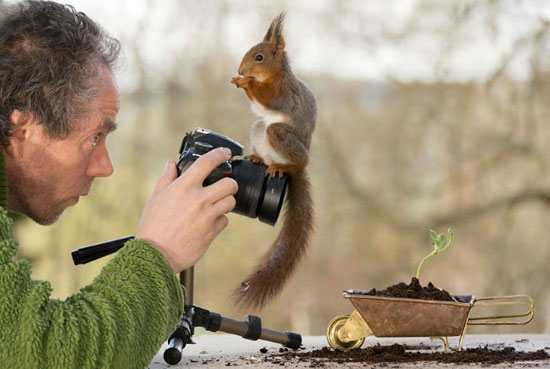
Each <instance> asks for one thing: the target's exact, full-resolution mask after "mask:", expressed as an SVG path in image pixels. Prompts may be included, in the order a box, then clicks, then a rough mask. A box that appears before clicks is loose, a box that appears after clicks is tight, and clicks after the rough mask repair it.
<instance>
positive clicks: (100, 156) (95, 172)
mask: <svg viewBox="0 0 550 369" xmlns="http://www.w3.org/2000/svg"><path fill="white" fill-rule="evenodd" d="M114 170H115V168H114V167H113V163H112V162H111V158H110V157H109V151H107V147H105V146H103V145H102V146H98V147H96V149H95V150H94V152H93V154H92V157H91V158H90V163H89V165H88V172H87V174H88V176H89V177H109V176H110V175H111V174H113V172H114Z"/></svg>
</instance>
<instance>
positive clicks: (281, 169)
mask: <svg viewBox="0 0 550 369" xmlns="http://www.w3.org/2000/svg"><path fill="white" fill-rule="evenodd" d="M302 169H304V168H303V167H300V166H297V165H291V164H278V163H273V164H271V165H270V166H269V167H267V169H266V170H265V175H266V176H267V177H269V178H273V177H275V176H277V175H278V176H279V178H282V177H283V175H284V174H285V173H288V174H295V173H298V172H300V171H302Z"/></svg>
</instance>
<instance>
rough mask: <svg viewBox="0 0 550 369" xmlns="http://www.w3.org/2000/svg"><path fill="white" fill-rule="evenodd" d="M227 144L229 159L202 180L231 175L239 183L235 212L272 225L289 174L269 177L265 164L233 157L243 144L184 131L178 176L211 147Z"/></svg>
mask: <svg viewBox="0 0 550 369" xmlns="http://www.w3.org/2000/svg"><path fill="white" fill-rule="evenodd" d="M218 147H227V148H228V149H230V150H231V159H230V160H228V161H227V162H225V163H222V164H221V165H220V166H218V167H217V168H215V169H214V170H213V171H212V172H211V173H210V174H209V175H208V177H206V179H205V180H204V182H203V185H204V186H208V185H210V184H212V183H215V182H217V181H219V180H220V179H222V178H225V177H231V178H233V179H234V180H235V181H237V184H238V185H239V190H238V191H237V193H236V194H235V199H236V203H237V204H236V206H235V208H234V209H233V212H234V213H237V214H241V215H246V216H247V217H250V218H256V217H257V218H258V219H259V220H260V221H262V222H264V223H267V224H271V225H274V224H275V223H276V222H277V218H278V217H279V213H280V211H281V207H282V205H283V200H284V196H285V192H286V186H287V184H288V180H289V178H288V176H287V175H286V174H285V175H284V176H283V177H282V178H279V177H277V176H275V177H273V178H269V177H267V176H266V174H265V170H266V169H267V167H266V166H265V165H263V164H257V163H253V162H251V161H249V160H247V159H244V158H243V159H235V157H239V156H242V155H243V146H242V145H241V144H240V143H238V142H236V141H234V140H232V139H230V138H228V137H226V136H223V135H221V134H219V133H216V132H212V131H210V130H207V129H203V128H197V129H196V130H195V131H194V132H192V133H187V134H186V135H185V137H184V138H183V140H182V143H181V147H180V151H179V157H178V162H177V167H178V175H181V174H182V173H183V172H185V171H186V170H187V168H189V167H190V166H191V165H192V164H193V162H195V160H197V159H198V158H200V157H201V156H202V155H204V154H206V153H207V152H209V151H210V150H213V149H216V148H218Z"/></svg>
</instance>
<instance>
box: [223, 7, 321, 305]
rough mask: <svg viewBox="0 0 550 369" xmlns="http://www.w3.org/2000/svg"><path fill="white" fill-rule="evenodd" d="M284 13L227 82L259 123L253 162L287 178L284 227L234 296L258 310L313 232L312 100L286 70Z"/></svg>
mask: <svg viewBox="0 0 550 369" xmlns="http://www.w3.org/2000/svg"><path fill="white" fill-rule="evenodd" d="M283 21H284V13H281V14H280V15H279V16H277V17H276V18H275V19H274V20H273V21H272V23H271V25H270V26H269V29H268V31H267V33H266V35H265V37H264V39H263V41H262V42H260V43H259V44H257V45H255V46H254V47H252V48H251V49H250V50H249V51H248V52H247V53H246V54H245V56H244V57H243V59H242V61H241V64H240V66H239V71H238V73H239V76H238V77H234V78H233V79H232V80H231V83H233V84H235V85H236V86H237V87H239V88H243V89H244V91H245V92H246V96H247V97H248V100H249V102H250V105H251V108H252V111H254V112H255V113H256V114H257V115H258V116H260V118H261V119H260V120H258V121H256V122H255V123H254V124H253V126H252V131H251V146H252V151H253V154H252V155H250V156H249V159H250V160H251V161H254V162H257V163H264V164H265V165H267V166H268V167H267V169H266V176H270V177H274V176H276V175H279V176H282V175H283V174H284V173H287V174H288V175H289V177H290V181H289V187H288V191H287V196H286V214H285V218H284V224H283V226H282V229H281V231H280V233H279V235H278V236H277V238H276V240H275V242H274V243H273V245H272V246H271V248H270V249H269V250H268V251H267V252H266V254H265V255H264V256H263V257H262V259H261V261H260V263H259V265H258V266H257V267H256V269H255V270H254V271H253V272H252V273H251V274H250V275H249V276H248V277H247V279H246V280H245V281H244V282H242V283H241V288H239V289H238V290H237V291H236V292H235V295H234V298H235V302H236V304H237V305H238V306H240V307H243V308H245V307H252V308H262V307H263V306H264V305H265V304H266V303H267V302H269V301H270V300H271V299H272V298H273V297H274V296H275V295H277V294H278V293H280V291H281V290H282V287H283V285H284V284H285V282H286V281H287V280H288V279H289V277H290V276H291V274H292V273H293V272H294V270H295V268H296V266H297V264H298V263H299V262H300V260H301V259H302V257H303V256H304V254H305V252H306V250H307V248H308V244H309V239H310V236H311V233H312V231H313V203H312V198H311V189H310V187H311V186H310V182H309V179H308V176H307V174H306V170H305V168H306V166H307V163H308V153H309V147H310V144H311V136H312V135H313V130H314V128H315V121H316V119H317V106H316V103H315V97H314V96H313V94H312V93H311V91H310V90H309V89H308V88H307V86H306V85H305V84H304V83H303V82H301V81H300V80H298V79H297V78H296V77H295V76H294V74H293V73H292V70H291V69H290V64H289V60H288V57H287V53H286V51H285V40H284V38H283Z"/></svg>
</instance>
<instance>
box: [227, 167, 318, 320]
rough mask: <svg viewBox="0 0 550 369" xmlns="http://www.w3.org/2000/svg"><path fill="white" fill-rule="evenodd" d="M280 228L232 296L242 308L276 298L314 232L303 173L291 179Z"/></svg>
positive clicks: (308, 185)
mask: <svg viewBox="0 0 550 369" xmlns="http://www.w3.org/2000/svg"><path fill="white" fill-rule="evenodd" d="M287 191H288V193H287V196H286V214H285V217H284V223H283V228H282V229H281V231H280V233H279V235H278V236H277V238H276V240H275V242H274V243H273V245H272V246H271V248H270V249H269V250H268V251H267V252H266V253H265V255H264V256H263V257H262V259H261V260H260V263H259V264H258V266H257V267H256V269H255V272H253V273H252V274H250V275H249V276H248V277H247V278H246V279H245V280H244V281H243V282H242V283H241V287H240V288H239V289H238V290H237V291H235V294H234V295H233V297H234V300H235V303H236V305H237V306H239V307H241V308H255V309H260V308H262V307H264V306H265V304H267V303H268V302H269V301H270V300H271V299H272V298H273V297H275V295H277V294H279V293H280V292H281V290H282V288H283V285H284V284H285V282H286V281H287V280H288V279H289V277H290V276H291V275H292V273H293V272H294V270H295V268H296V266H297V265H298V263H299V262H300V260H301V259H302V257H303V256H304V254H305V252H306V250H307V248H308V244H309V238H310V235H311V233H312V231H313V206H312V205H313V202H312V198H311V186H310V183H309V179H308V176H307V174H306V172H305V170H302V171H301V172H299V173H296V174H292V175H291V176H290V183H289V187H288V190H287Z"/></svg>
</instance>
